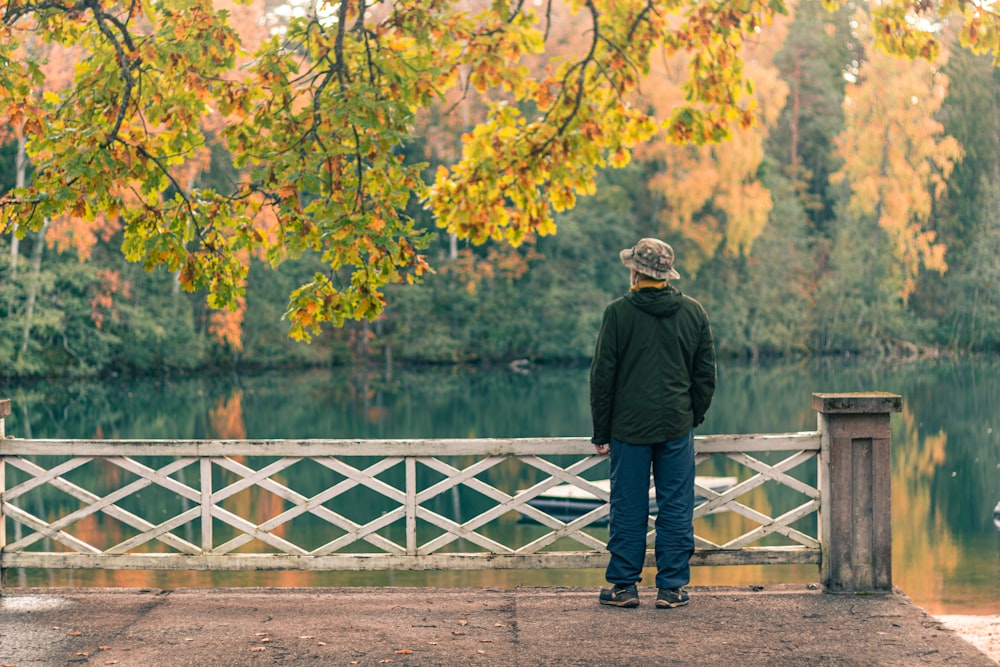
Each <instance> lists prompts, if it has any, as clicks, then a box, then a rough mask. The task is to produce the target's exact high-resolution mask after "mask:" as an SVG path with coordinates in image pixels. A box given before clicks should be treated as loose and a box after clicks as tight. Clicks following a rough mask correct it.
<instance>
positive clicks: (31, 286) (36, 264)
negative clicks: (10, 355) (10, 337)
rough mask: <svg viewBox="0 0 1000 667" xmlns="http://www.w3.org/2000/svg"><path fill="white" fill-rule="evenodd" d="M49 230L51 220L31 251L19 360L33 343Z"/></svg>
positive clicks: (40, 233) (45, 225)
mask: <svg viewBox="0 0 1000 667" xmlns="http://www.w3.org/2000/svg"><path fill="white" fill-rule="evenodd" d="M48 230H49V220H48V218H46V219H45V224H43V225H42V228H41V229H40V230H38V240H37V241H35V247H34V249H33V250H32V251H31V280H30V281H29V282H28V300H27V302H26V304H25V307H24V338H23V340H22V341H21V353H20V355H18V357H19V360H20V359H21V358H23V357H24V355H25V354H27V352H28V343H29V342H30V341H31V321H32V319H34V316H35V301H36V300H37V298H38V276H39V274H41V272H42V250H43V249H44V248H45V233H46V232H47V231H48Z"/></svg>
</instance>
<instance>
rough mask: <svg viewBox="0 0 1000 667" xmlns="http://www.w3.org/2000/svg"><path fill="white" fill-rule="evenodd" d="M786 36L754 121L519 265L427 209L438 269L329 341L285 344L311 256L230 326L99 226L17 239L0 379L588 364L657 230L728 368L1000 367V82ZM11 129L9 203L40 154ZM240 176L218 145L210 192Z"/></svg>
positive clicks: (647, 169) (590, 206) (757, 53)
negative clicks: (896, 360) (30, 152)
mask: <svg viewBox="0 0 1000 667" xmlns="http://www.w3.org/2000/svg"><path fill="white" fill-rule="evenodd" d="M783 20H784V21H785V25H783V26H782V29H781V30H776V31H772V32H770V33H768V34H769V37H768V39H772V40H779V41H777V42H775V43H764V41H762V43H760V44H756V45H752V47H751V50H752V53H750V54H749V55H748V58H747V62H748V67H752V70H753V71H751V72H749V73H748V74H749V76H750V78H751V79H752V80H753V81H754V83H755V88H754V95H755V96H756V98H757V102H758V107H759V110H760V119H759V122H758V123H757V124H756V125H755V126H754V127H752V128H751V129H749V130H747V131H745V132H743V133H740V134H738V135H737V136H735V137H734V138H733V139H731V140H729V141H727V142H724V143H721V144H707V145H704V146H693V145H686V146H681V145H677V144H673V143H668V142H666V141H662V140H661V141H654V142H651V143H649V144H648V145H644V146H642V147H641V148H640V149H637V150H635V151H634V152H633V154H632V156H631V160H630V161H629V162H628V164H626V165H624V166H622V167H621V168H607V169H605V170H603V171H602V172H601V173H600V175H599V179H598V183H597V188H596V192H595V193H594V194H593V195H591V196H588V197H581V198H579V199H578V200H577V201H576V204H575V206H574V207H573V208H570V209H569V210H567V211H564V212H561V213H559V214H557V217H556V222H557V226H558V229H557V232H556V233H555V234H554V235H550V236H544V237H539V236H529V237H528V238H527V239H526V240H525V242H524V243H522V244H521V245H519V246H518V247H516V248H515V247H511V246H509V245H505V244H501V243H497V242H493V241H488V242H486V243H484V244H481V245H475V244H471V243H468V242H466V241H456V240H455V239H454V238H453V237H450V236H449V235H448V234H447V233H445V232H443V231H441V230H439V229H438V228H437V227H436V225H435V221H434V220H433V219H431V217H430V216H429V214H428V213H427V212H425V211H424V210H422V208H421V206H420V202H412V203H411V204H410V205H409V206H410V209H409V210H408V213H409V215H411V216H412V217H413V218H414V219H415V220H416V221H417V225H418V226H419V227H421V228H423V229H425V230H426V234H427V235H428V237H429V239H430V243H429V246H428V247H427V249H426V250H425V252H426V254H427V258H428V262H429V264H430V266H431V267H432V269H433V273H431V274H430V275H426V276H424V278H423V280H422V282H419V283H417V284H414V285H390V286H389V287H388V288H387V289H386V299H387V304H388V305H387V307H386V309H385V311H384V312H383V313H382V314H381V315H380V316H379V317H378V318H377V319H375V320H374V321H367V320H363V321H360V322H359V321H348V322H346V323H345V324H344V325H343V326H342V327H326V328H324V329H323V331H322V333H321V334H320V335H319V336H316V337H314V339H313V340H312V342H311V343H301V342H296V341H294V340H292V339H291V338H289V336H288V329H289V327H288V322H287V321H284V320H283V319H282V315H283V313H284V312H285V310H286V308H287V307H288V295H289V294H290V293H291V292H292V291H293V290H295V288H296V287H298V286H299V285H301V284H302V283H303V281H308V280H309V279H310V276H312V275H313V274H314V273H316V272H317V271H322V270H324V268H325V267H323V265H322V264H321V263H320V262H319V261H318V260H316V259H312V258H309V257H305V258H303V259H301V260H297V261H289V262H286V263H285V264H283V265H281V266H280V267H278V268H277V269H273V270H272V269H270V268H269V267H268V266H266V265H265V264H264V263H263V262H261V261H260V260H258V259H252V260H251V262H252V263H253V265H252V267H251V271H250V273H249V278H248V282H247V285H246V295H245V302H244V303H242V304H241V307H240V309H238V310H237V311H227V310H223V311H215V310H211V309H209V308H208V307H207V306H206V303H205V295H204V294H197V293H195V294H190V293H187V292H184V291H182V290H181V289H179V285H178V280H177V276H176V275H175V274H172V273H170V272H168V271H166V270H162V269H157V270H154V271H152V272H147V271H146V270H145V269H144V268H143V267H142V266H141V265H140V264H133V263H129V262H126V261H125V259H124V258H123V255H122V252H121V250H120V248H121V246H122V243H123V237H122V232H121V231H120V230H109V231H108V232H107V233H105V232H103V231H102V230H96V231H91V232H89V233H91V234H92V236H93V237H94V238H93V239H92V242H91V243H88V244H87V248H86V252H83V251H81V246H80V245H79V244H78V243H77V242H76V241H75V239H77V240H78V238H79V233H80V232H79V231H78V230H77V231H76V232H74V230H72V229H66V228H65V227H59V226H58V225H51V226H50V225H46V226H45V227H43V228H42V229H41V231H40V232H37V233H29V234H28V235H26V236H25V237H24V238H23V239H19V240H17V241H16V242H15V241H14V239H12V237H11V236H10V235H4V236H3V237H0V375H2V376H5V377H8V378H11V377H33V376H95V375H97V376H99V375H103V374H108V373H112V372H114V373H119V374H158V373H170V372H194V371H200V370H206V369H212V368H232V367H236V368H240V369H247V370H250V369H258V368H266V367H295V366H305V365H331V364H350V363H360V362H370V363H385V361H386V360H391V361H392V362H399V363H433V364H450V363H511V362H518V361H520V360H528V361H530V362H533V363H557V362H558V363H563V362H570V363H585V362H586V361H587V360H588V359H589V358H590V355H591V353H592V350H593V344H594V341H595V338H596V332H597V328H598V326H599V323H600V318H601V314H602V311H603V308H604V307H605V305H606V304H607V303H608V302H609V301H610V300H612V299H614V298H616V297H617V296H619V295H621V294H623V293H624V292H625V291H626V289H627V283H628V274H627V270H626V269H624V267H622V265H621V263H620V262H619V260H618V253H619V251H620V250H621V249H622V248H626V247H630V246H632V245H633V244H634V243H635V241H636V240H638V239H639V238H641V237H644V236H656V237H659V238H662V239H664V240H665V241H667V242H669V243H670V244H672V245H673V247H674V249H675V251H676V254H677V268H678V270H679V272H680V274H681V279H680V280H678V281H676V285H677V286H678V288H679V289H680V290H681V291H683V292H684V293H686V294H689V295H691V296H693V297H695V298H696V299H698V300H699V301H701V302H702V303H703V304H704V305H705V307H706V309H707V310H708V313H709V316H710V319H711V322H712V326H713V330H714V333H715V337H716V343H717V347H718V350H719V354H720V355H722V356H728V357H738V358H772V357H804V356H816V355H843V354H852V355H881V356H893V357H898V356H926V355H944V354H969V353H996V352H1000V68H997V67H994V65H993V62H992V59H991V58H990V57H986V56H976V55H973V54H972V53H970V52H969V51H968V50H965V49H962V48H959V47H957V46H956V47H955V48H953V49H950V52H949V53H947V54H945V55H946V57H942V58H940V59H939V60H938V61H937V62H934V63H929V62H926V61H922V60H917V61H908V60H904V59H898V58H893V57H889V56H886V55H884V54H881V53H880V52H878V51H876V50H874V49H873V48H872V47H871V46H870V44H869V40H867V39H866V38H865V36H864V35H863V34H859V33H857V32H856V31H855V30H854V29H853V25H854V24H853V23H852V17H851V15H850V13H849V12H848V11H847V10H846V9H844V10H841V11H840V12H838V13H828V12H826V11H825V10H824V9H823V8H822V7H821V3H820V2H819V1H818V0H816V1H812V2H807V1H803V2H800V3H798V9H797V13H796V14H795V15H794V16H789V17H785V18H784V19H783ZM567 32H571V31H567ZM670 71H671V68H670V64H669V63H664V64H662V65H661V66H660V70H657V68H656V67H654V71H653V72H651V73H650V75H649V80H648V81H647V82H645V84H644V85H643V91H644V98H643V103H644V104H648V105H650V106H653V107H656V106H658V105H659V106H662V105H669V104H670V103H671V99H672V95H671V91H675V90H676V86H675V87H674V88H671V86H673V85H674V84H673V83H672V82H671V80H670ZM475 112H476V109H471V110H470V109H467V110H465V113H466V114H467V115H468V114H472V115H474V114H475ZM451 127H452V126H451V125H447V124H445V123H443V122H441V123H438V121H437V119H434V118H428V119H426V120H425V123H424V125H422V126H421V127H418V128H415V131H414V135H413V136H412V137H411V138H410V140H409V141H408V142H407V143H406V144H405V145H403V146H401V149H400V150H401V151H403V152H405V154H406V156H407V159H408V160H410V161H412V162H429V166H428V168H427V169H428V171H429V172H433V170H434V169H436V168H437V166H438V165H439V164H446V163H447V157H448V154H449V150H450V151H451V152H454V145H455V144H456V143H457V142H458V136H459V135H460V133H461V129H459V130H458V131H455V132H451V130H450V129H449V128H451ZM449 133H450V134H449ZM4 136H5V137H6V143H4V144H3V145H2V146H0V193H2V192H4V191H7V190H9V189H10V188H13V187H14V186H15V181H16V179H17V172H18V167H19V153H20V151H21V150H23V146H22V147H19V146H18V142H17V141H16V140H15V139H14V138H13V136H12V134H10V133H7V134H6V135H4V134H2V133H0V137H4ZM446 148H447V150H446ZM21 166H23V165H21ZM233 169H234V167H233V164H232V160H231V159H230V158H229V156H228V155H227V153H226V151H225V149H224V148H222V146H221V145H220V146H216V147H213V149H212V154H211V164H210V166H209V168H208V169H206V170H205V171H204V173H202V174H201V175H199V176H198V178H199V179H202V180H204V181H206V182H210V181H212V179H225V178H228V177H229V176H230V173H231V172H232V170H233ZM23 174H26V177H27V178H28V179H30V175H31V174H30V165H29V166H28V167H27V168H26V170H25V171H24V172H22V175H23Z"/></svg>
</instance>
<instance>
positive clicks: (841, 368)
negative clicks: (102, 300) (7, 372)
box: [0, 360, 1000, 614]
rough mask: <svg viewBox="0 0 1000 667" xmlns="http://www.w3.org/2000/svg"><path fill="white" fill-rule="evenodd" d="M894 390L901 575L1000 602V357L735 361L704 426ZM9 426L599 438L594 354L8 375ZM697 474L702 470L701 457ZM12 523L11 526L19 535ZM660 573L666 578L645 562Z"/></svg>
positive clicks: (78, 430) (528, 578) (431, 579)
mask: <svg viewBox="0 0 1000 667" xmlns="http://www.w3.org/2000/svg"><path fill="white" fill-rule="evenodd" d="M844 391H888V392H893V393H897V394H900V395H902V396H903V399H904V408H903V412H902V413H901V414H896V415H893V417H892V424H893V428H892V438H893V465H892V507H893V509H892V513H893V580H894V583H895V584H897V585H898V586H900V587H901V588H902V589H903V590H904V591H905V592H906V593H907V594H908V595H909V596H910V597H911V598H912V599H913V600H914V601H915V602H916V603H917V604H919V605H920V606H922V607H923V608H925V609H927V610H928V611H929V612H931V613H934V614H1000V528H998V526H996V525H995V524H994V519H993V508H994V506H996V505H997V503H998V502H1000V418H998V410H1000V362H998V361H997V360H974V361H960V362H957V361H929V362H914V363H906V364H896V365H891V366H890V365H879V364H872V363H867V362H854V361H851V360H837V361H830V360H825V361H818V362H816V361H814V362H803V363H800V364H780V365H754V366H744V365H738V364H721V365H720V369H719V388H718V392H717V394H716V400H715V402H714V404H713V407H712V410H711V411H710V412H709V414H708V418H707V419H706V421H705V424H703V425H702V427H701V428H700V429H699V431H698V432H699V434H710V433H762V432H789V431H805V430H814V429H815V428H816V414H815V412H813V410H812V409H811V407H810V404H811V395H812V393H813V392H844ZM2 397H9V398H11V399H13V401H12V409H13V412H12V414H11V415H10V417H8V419H7V433H8V434H9V435H15V436H17V437H35V438H78V439H87V438H143V439H153V438H165V439H198V438H252V439H266V438H277V439H281V438H430V437H433V438H476V437H531V436H589V435H590V413H589V406H588V387H587V369H586V368H564V367H560V368H551V367H537V366H536V367H530V368H529V369H528V371H527V372H514V371H512V370H510V369H507V368H500V369H483V368H432V369H421V370H404V369H401V368H398V367H397V368H393V369H388V370H387V369H379V370H370V371H359V370H351V369H333V370H310V371H302V372H294V373H289V372H284V373H269V374H263V375H254V376H242V377H233V376H229V377H219V376H214V377H197V378H169V379H148V380H130V381H127V382H126V381H102V382H73V381H60V382H44V383H32V384H24V385H14V386H6V387H0V398H2ZM699 474H703V473H702V472H701V471H700V470H699ZM8 534H10V533H8ZM692 574H693V580H692V584H693V585H756V584H760V585H765V586H766V585H769V584H774V583H783V582H787V583H806V582H814V581H817V580H818V572H817V568H816V566H742V567H699V568H694V570H693V573H692ZM646 580H647V582H649V581H651V580H652V576H651V575H650V576H647V577H646ZM8 582H9V584H10V585H13V586H21V585H23V586H50V585H51V586H152V587H161V588H174V587H181V586H240V585H253V586H310V585H322V586H342V585H373V584H374V585H446V586H453V585H459V586H480V585H481V586H500V587H510V586H516V585H574V586H576V585H579V586H595V587H596V586H599V585H601V584H602V583H603V572H602V571H599V570H570V571H563V570H559V571H501V572H437V573H427V572H392V573H374V574H373V573H344V572H252V573H223V572H170V573H166V572H135V571H74V570H52V571H35V570H28V571H25V570H15V571H12V572H10V573H9V574H8Z"/></svg>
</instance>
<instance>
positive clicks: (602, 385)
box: [590, 285, 715, 445]
mask: <svg viewBox="0 0 1000 667" xmlns="http://www.w3.org/2000/svg"><path fill="white" fill-rule="evenodd" d="M714 393H715V345H714V343H713V341H712V329H711V327H710V326H709V323H708V315H707V314H706V313H705V309H704V308H703V307H702V305H701V304H700V303H698V302H697V301H695V300H694V299H692V298H691V297H688V296H684V295H683V294H681V293H680V291H678V290H677V288H675V287H674V286H672V285H667V286H666V287H664V288H658V287H645V288H642V289H639V290H635V291H631V292H629V293H628V294H626V295H625V296H623V297H621V298H620V299H616V300H615V301H613V302H612V303H611V304H610V305H609V306H608V307H607V308H606V309H605V311H604V319H603V321H602V322H601V331H600V333H599V334H598V337H597V349H596V350H595V351H594V360H593V362H592V363H591V366H590V409H591V414H592V415H593V418H594V437H593V438H592V442H593V443H594V444H596V445H600V444H605V443H607V442H610V441H611V438H615V439H616V440H621V441H622V442H627V443H629V444H633V445H647V444H653V443H658V442H665V441H667V440H674V439H677V438H680V437H681V436H683V435H685V434H686V433H687V432H688V431H690V430H691V429H692V428H693V427H695V426H697V425H698V424H700V423H701V422H702V420H704V418H705V413H706V412H707V411H708V406H709V405H710V404H711V403H712V395H713V394H714Z"/></svg>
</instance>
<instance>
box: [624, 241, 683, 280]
mask: <svg viewBox="0 0 1000 667" xmlns="http://www.w3.org/2000/svg"><path fill="white" fill-rule="evenodd" d="M619 256H620V257H621V260H622V264H624V265H625V266H627V267H628V268H630V269H635V270H636V271H638V272H639V273H642V274H645V275H647V276H649V277H651V278H656V279H657V280H676V279H677V278H680V277H681V274H679V273H677V271H675V270H674V249H673V248H671V247H670V246H669V245H667V244H666V243H664V242H663V241H661V240H660V239H639V242H638V243H636V244H635V245H634V246H632V247H631V248H626V249H625V250H622V251H621V253H619Z"/></svg>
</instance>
